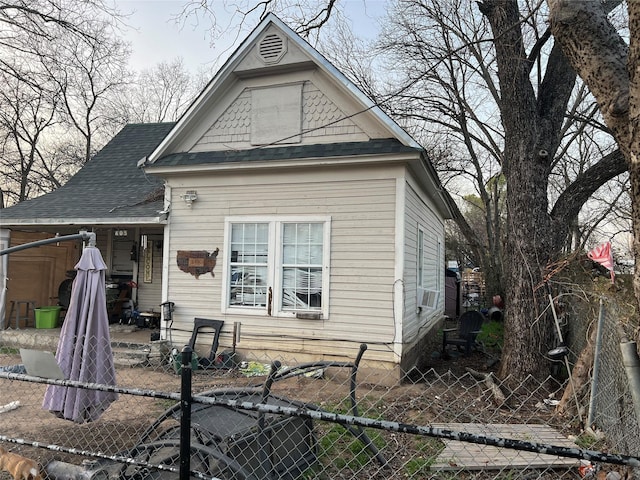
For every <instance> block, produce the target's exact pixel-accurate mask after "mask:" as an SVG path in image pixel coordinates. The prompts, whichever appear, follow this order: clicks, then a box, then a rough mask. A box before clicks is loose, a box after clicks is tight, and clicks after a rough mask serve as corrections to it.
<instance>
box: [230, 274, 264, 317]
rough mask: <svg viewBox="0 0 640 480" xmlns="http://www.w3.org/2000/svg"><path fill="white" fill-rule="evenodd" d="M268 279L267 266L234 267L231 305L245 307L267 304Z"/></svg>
mask: <svg viewBox="0 0 640 480" xmlns="http://www.w3.org/2000/svg"><path fill="white" fill-rule="evenodd" d="M266 279H267V268H266V267H232V268H231V288H230V290H229V292H230V293H229V305H235V306H244V307H264V306H266V304H267V282H266Z"/></svg>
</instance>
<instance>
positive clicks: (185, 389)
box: [180, 345, 193, 480]
mask: <svg viewBox="0 0 640 480" xmlns="http://www.w3.org/2000/svg"><path fill="white" fill-rule="evenodd" d="M192 357H193V350H192V349H191V347H190V346H189V345H185V346H184V348H183V349H182V359H181V360H182V369H181V375H180V378H181V382H180V410H181V412H180V413H181V415H180V480H189V477H190V476H191V473H190V471H191V401H192V398H191V375H192V373H193V372H192V371H191V359H192Z"/></svg>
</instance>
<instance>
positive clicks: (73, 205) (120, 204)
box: [0, 123, 174, 227]
mask: <svg viewBox="0 0 640 480" xmlns="http://www.w3.org/2000/svg"><path fill="white" fill-rule="evenodd" d="M173 125H174V124H173V123H147V124H130V125H126V126H125V127H124V128H123V129H122V130H121V131H120V132H119V133H118V134H117V135H116V136H115V137H113V138H112V139H111V141H110V142H109V143H107V145H105V147H104V148H103V149H102V150H100V152H98V153H97V154H96V155H95V156H94V157H93V158H92V159H91V160H89V161H88V162H87V163H86V164H85V165H84V166H83V167H82V168H81V169H80V170H79V171H78V172H77V173H76V174H75V175H74V176H73V177H72V178H71V179H70V180H69V181H68V182H67V183H66V184H65V185H63V186H62V187H60V188H58V189H57V190H55V191H53V192H51V193H47V194H45V195H42V196H41V197H37V198H34V199H31V200H26V201H24V202H20V203H19V204H17V205H14V206H11V207H8V208H4V209H2V210H0V226H2V227H10V226H25V225H41V226H45V225H72V224H88V225H96V224H145V223H146V224H157V223H159V222H161V221H162V216H161V214H160V213H159V212H160V211H161V210H162V209H163V192H164V187H163V181H162V179H159V178H155V177H152V176H149V175H146V174H145V172H144V171H143V169H141V168H138V166H137V162H138V161H139V160H140V159H141V158H143V157H144V156H146V155H148V154H149V153H151V152H152V151H153V149H154V148H155V147H156V146H157V145H158V144H159V143H160V142H161V141H162V139H163V138H164V137H165V136H166V135H167V133H168V132H169V131H170V130H171V128H172V127H173Z"/></svg>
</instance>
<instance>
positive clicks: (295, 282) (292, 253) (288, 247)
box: [282, 223, 324, 310]
mask: <svg viewBox="0 0 640 480" xmlns="http://www.w3.org/2000/svg"><path fill="white" fill-rule="evenodd" d="M323 228H324V226H323V224H322V223H286V224H284V225H283V229H282V308H283V310H320V309H321V308H322V251H323V245H322V242H323V239H324V234H323Z"/></svg>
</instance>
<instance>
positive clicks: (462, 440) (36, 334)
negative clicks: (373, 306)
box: [0, 309, 640, 480]
mask: <svg viewBox="0 0 640 480" xmlns="http://www.w3.org/2000/svg"><path fill="white" fill-rule="evenodd" d="M617 315H618V316H619V315H620V313H619V312H617V311H615V310H613V309H608V310H607V320H606V322H605V324H606V325H607V329H606V330H605V333H604V335H603V338H604V342H603V348H602V354H601V356H600V360H599V363H600V367H601V370H600V375H599V378H600V379H601V381H600V382H599V385H598V388H597V391H596V393H595V412H594V427H595V428H596V429H597V430H598V432H596V435H595V436H594V435H591V434H588V433H585V432H584V431H583V428H582V427H583V425H582V424H581V422H580V421H579V418H580V417H585V410H584V408H585V406H587V405H588V404H589V395H588V394H585V392H584V391H581V393H580V395H581V396H580V398H579V403H580V405H581V409H582V410H572V409H571V408H567V409H565V410H563V411H562V412H559V411H558V407H557V405H556V404H557V403H558V401H559V400H560V399H561V398H562V397H563V395H564V393H565V390H566V387H567V381H566V376H565V377H563V375H562V372H559V374H558V375H557V376H556V377H549V378H547V379H546V380H545V381H543V382H540V381H534V380H533V379H532V378H527V379H521V380H522V383H521V384H520V386H519V387H518V388H516V389H515V390H508V389H507V388H506V385H507V384H509V385H512V384H513V382H512V381H510V380H511V379H507V380H508V381H505V382H504V383H502V382H500V381H499V380H498V379H497V378H496V377H495V376H494V375H493V373H492V368H495V366H490V365H492V364H493V362H492V357H491V356H490V355H487V354H485V353H483V352H481V351H474V352H473V353H472V354H471V355H469V356H464V355H463V354H462V353H459V352H457V351H456V350H452V351H451V352H450V354H449V355H448V357H449V358H448V359H446V360H445V359H444V358H442V356H441V355H439V351H438V349H439V347H437V346H434V347H433V348H434V352H433V355H431V361H430V362H429V363H430V365H428V366H426V367H425V368H423V369H413V370H412V371H410V372H407V373H406V375H405V377H404V379H403V381H402V382H401V383H398V382H396V381H395V380H394V379H395V375H397V373H394V372H392V371H391V370H389V372H386V374H388V378H389V381H388V382H384V381H381V379H383V380H384V376H385V372H381V371H380V367H379V365H377V366H376V368H375V369H372V368H371V366H370V365H368V364H367V354H366V351H362V352H358V351H355V352H353V358H352V360H351V361H347V362H342V363H335V362H318V363H311V364H308V363H306V364H304V363H300V364H299V363H296V362H291V361H289V362H288V363H287V364H285V365H282V364H280V365H279V360H280V359H275V358H264V357H262V356H258V355H252V354H251V353H250V352H249V353H247V352H242V354H240V353H237V354H234V353H233V352H231V353H229V352H227V353H226V354H225V355H223V356H220V357H219V358H216V359H214V361H213V362H208V363H209V364H208V365H206V366H207V367H208V368H201V367H202V365H200V362H199V361H198V359H197V358H196V359H195V360H193V361H191V362H187V365H191V366H192V367H193V375H192V377H191V379H190V380H189V382H188V384H187V385H186V386H185V384H184V381H185V380H184V379H183V377H182V375H181V370H182V358H181V355H176V354H175V353H172V352H171V350H170V346H169V345H168V344H167V343H166V342H164V341H153V342H152V341H151V340H150V339H151V335H150V334H151V332H150V331H149V330H144V329H143V330H137V331H135V332H126V331H124V332H122V331H118V328H116V327H118V326H113V331H112V338H111V340H112V348H113V355H114V358H115V372H116V380H115V385H112V386H104V385H102V386H101V385H79V384H73V383H72V384H71V387H72V390H74V391H75V388H73V387H77V386H82V387H83V390H85V387H88V388H89V390H88V391H89V392H92V394H90V395H86V396H83V397H82V398H83V399H82V401H83V402H85V401H86V402H88V403H87V405H88V404H90V403H91V402H92V401H94V402H98V405H97V406H96V405H93V406H91V408H95V409H97V410H102V407H104V412H101V413H100V414H99V415H98V416H97V418H88V417H81V418H79V419H76V421H72V420H68V419H65V418H61V417H64V415H61V414H60V412H57V413H52V412H51V411H49V409H47V408H43V400H44V399H45V397H46V395H47V389H48V388H52V387H51V386H50V385H47V384H46V383H42V381H41V380H38V379H35V378H33V377H32V376H30V375H27V372H26V371H25V369H24V367H23V359H22V358H21V355H20V351H19V348H20V347H21V346H30V347H31V348H36V349H39V350H45V351H46V350H48V351H54V350H55V348H56V342H57V338H56V337H55V335H53V333H54V332H55V330H52V331H51V332H46V333H49V335H45V332H44V331H42V330H35V329H32V330H15V329H9V330H4V331H0V367H2V368H0V446H1V447H3V448H5V449H7V450H10V451H12V452H14V453H17V454H20V455H22V456H24V457H27V458H30V459H33V460H36V461H37V462H38V463H39V464H40V465H42V466H43V467H45V469H46V470H47V472H48V473H49V476H50V478H92V479H98V478H100V479H102V478H118V479H123V480H124V479H142V478H167V479H169V478H171V479H175V478H179V474H180V472H181V469H184V468H185V466H184V461H185V460H184V459H185V452H184V451H181V449H182V448H184V444H185V442H184V439H185V435H186V438H189V440H190V441H189V443H190V447H189V449H188V450H187V452H189V453H190V455H189V457H188V458H189V459H190V462H189V464H188V469H189V470H190V471H191V477H192V478H224V479H264V478H291V479H293V478H300V479H309V480H310V479H338V478H339V479H364V478H367V479H368V478H385V479H407V478H415V479H418V478H437V479H453V478H462V479H472V478H478V479H510V478H527V479H530V478H540V479H565V478H566V479H574V478H581V477H587V476H588V475H590V474H593V475H595V473H596V471H595V470H600V472H599V473H600V474H601V475H606V474H610V475H613V474H614V472H617V473H618V474H619V475H620V476H621V477H624V476H625V475H626V476H627V478H639V477H638V468H635V469H634V468H632V467H634V466H637V465H638V464H637V462H638V460H637V459H634V458H631V457H629V458H627V457H626V456H638V454H639V453H640V452H639V451H638V438H640V436H639V433H638V423H637V418H635V416H634V412H633V407H632V404H631V400H630V394H629V391H628V382H627V381H626V377H625V375H624V370H623V369H622V367H621V361H620V358H619V350H620V349H619V337H618V336H616V335H617V333H616V332H617V327H616V325H617V324H619V323H620V322H619V321H618V320H619V318H616V316H617ZM591 318H594V319H595V318H597V317H591ZM586 323H587V327H585V328H584V332H583V333H575V334H572V339H573V342H572V343H571V350H572V352H574V353H575V355H574V357H573V358H572V365H573V364H575V362H576V359H577V356H578V354H579V353H580V351H581V350H582V347H583V346H584V345H586V341H584V342H583V344H584V345H582V346H581V345H580V344H579V343H580V342H579V339H580V338H585V339H588V338H590V336H589V335H590V334H589V333H588V332H590V329H591V328H592V326H589V325H590V324H592V323H593V322H592V321H591V320H590V321H588V322H586ZM578 331H579V329H578V328H577V327H576V329H575V332H578ZM135 336H137V338H139V339H140V338H142V339H143V340H144V336H147V339H146V341H141V340H133V337H135ZM203 341H207V340H206V338H204V339H203ZM438 342H439V340H438V339H436V340H435V341H434V345H438V344H439V343H438ZM203 345H204V344H203ZM616 352H618V353H616ZM359 353H362V354H363V357H362V361H361V362H360V364H359V365H358V355H359ZM99 357H100V355H96V352H91V351H87V352H86V354H85V357H84V358H83V363H84V365H85V367H87V368H95V369H100V368H101V365H91V360H92V359H93V358H99ZM276 362H278V363H276ZM202 363H203V364H206V363H207V362H202ZM274 364H275V369H274V370H272V368H274ZM278 365H279V366H278ZM356 367H357V368H356ZM270 372H272V374H271V377H270V376H269V374H270ZM47 382H48V383H49V384H58V386H63V385H65V384H66V385H67V386H69V384H68V382H67V383H65V381H64V380H48V381H47ZM185 387H186V388H187V392H190V393H191V395H187V398H189V401H193V404H192V405H191V407H190V408H188V409H186V410H184V412H187V411H188V412H189V414H190V415H189V416H190V417H191V419H190V420H191V422H190V426H189V427H188V429H187V430H186V431H185V430H184V426H183V422H182V421H183V420H184V414H183V410H182V409H181V406H184V403H183V402H184V398H185V397H184V396H183V402H181V400H180V398H181V396H180V393H181V390H182V391H183V393H184V389H185ZM586 390H587V391H589V389H588V388H587V389H586ZM105 391H106V393H109V395H107V396H100V395H94V394H96V393H105ZM114 395H117V398H115V396H114ZM105 398H106V399H107V400H104V399H105ZM191 398H192V400H191ZM103 400H104V401H105V402H106V403H105V404H104V405H102V407H101V406H100V405H99V402H101V401H103ZM87 405H84V404H83V406H84V407H87ZM569 405H571V404H569ZM84 420H90V421H84ZM181 440H182V442H181ZM548 446H555V447H558V448H556V449H550V448H548ZM576 448H580V449H581V450H576ZM541 452H546V453H541ZM604 452H607V453H604ZM581 458H582V459H583V460H582V461H581V460H580V459H581ZM2 475H4V476H2ZM4 478H10V477H9V476H7V474H6V473H3V474H0V479H4ZM185 478H186V477H185ZM598 478H600V477H598ZM602 478H604V477H602ZM610 478H616V477H610Z"/></svg>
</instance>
